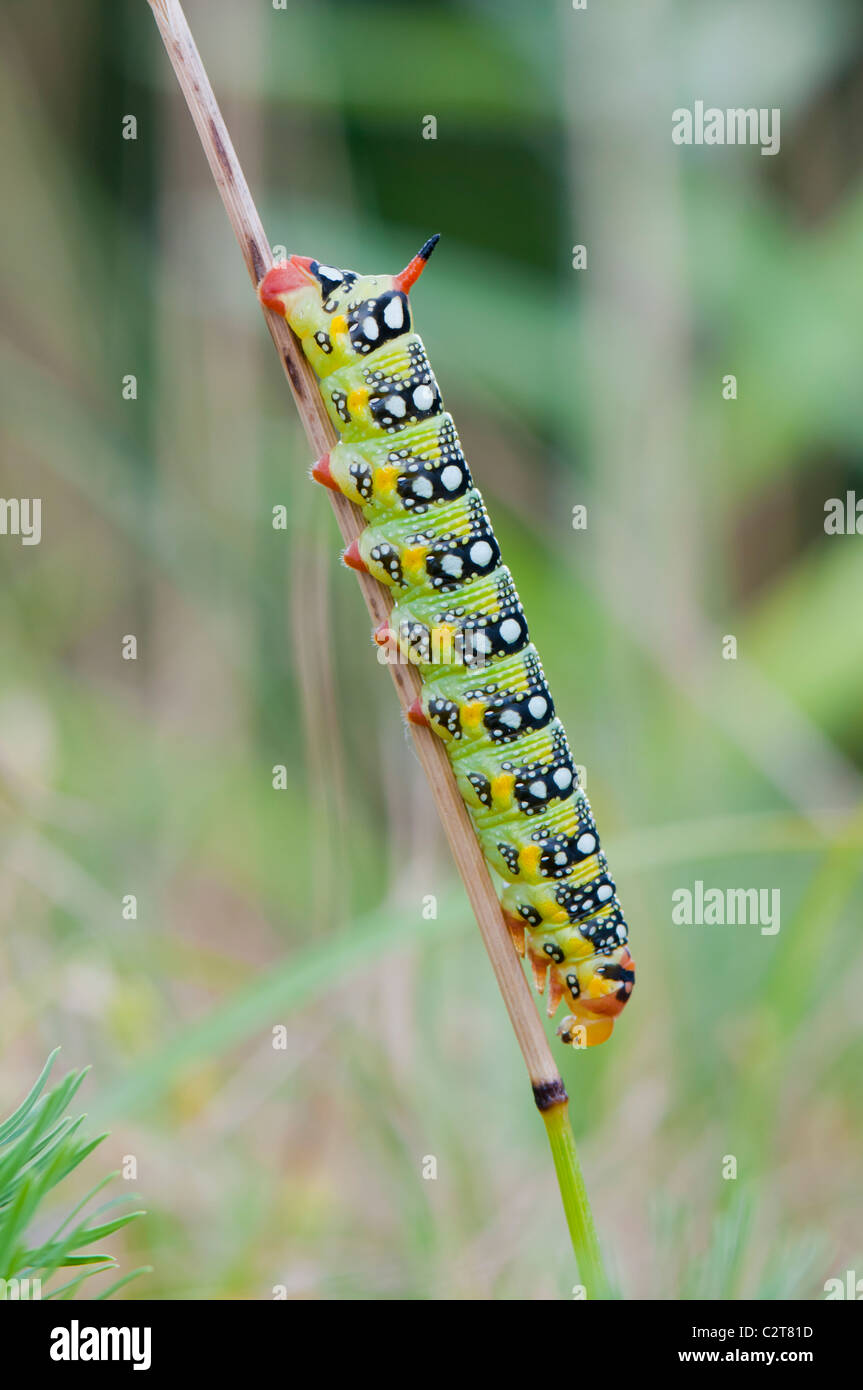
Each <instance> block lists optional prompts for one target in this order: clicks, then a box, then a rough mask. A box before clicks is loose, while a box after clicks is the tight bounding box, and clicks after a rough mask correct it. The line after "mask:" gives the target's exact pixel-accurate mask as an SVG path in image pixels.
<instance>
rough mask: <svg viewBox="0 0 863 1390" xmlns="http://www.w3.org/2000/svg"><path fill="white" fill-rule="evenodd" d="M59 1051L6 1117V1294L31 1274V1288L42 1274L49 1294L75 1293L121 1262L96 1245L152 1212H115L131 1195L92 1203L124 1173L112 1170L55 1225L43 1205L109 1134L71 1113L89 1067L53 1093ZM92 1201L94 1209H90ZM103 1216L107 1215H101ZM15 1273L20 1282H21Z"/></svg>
mask: <svg viewBox="0 0 863 1390" xmlns="http://www.w3.org/2000/svg"><path fill="white" fill-rule="evenodd" d="M59 1050H60V1049H59V1048H55V1049H54V1051H53V1052H52V1053H51V1055H50V1057H49V1058H48V1060H47V1062H46V1063H45V1066H44V1067H43V1068H42V1072H41V1074H40V1076H39V1078H38V1080H37V1081H36V1083H35V1085H34V1086H33V1088H32V1090H31V1091H30V1093H29V1094H28V1095H27V1096H26V1097H25V1099H24V1100H23V1101H22V1102H21V1104H20V1105H19V1106H18V1108H17V1110H15V1111H14V1112H13V1113H12V1114H11V1115H10V1116H9V1117H8V1119H6V1120H5V1121H4V1122H3V1123H2V1124H0V1297H2V1298H4V1299H5V1298H9V1297H19V1296H20V1285H21V1281H22V1280H27V1281H29V1286H28V1288H29V1289H30V1290H32V1289H33V1287H34V1281H37V1280H38V1281H39V1283H38V1286H37V1287H39V1288H40V1290H41V1293H40V1295H39V1296H41V1297H42V1298H63V1299H66V1298H72V1297H74V1295H75V1293H77V1291H78V1290H79V1289H80V1288H81V1287H82V1285H83V1284H84V1282H85V1281H86V1280H87V1279H89V1278H91V1277H92V1276H93V1275H94V1274H101V1273H103V1272H105V1271H106V1270H111V1269H116V1268H117V1261H116V1260H115V1259H114V1257H113V1256H112V1255H106V1254H95V1253H89V1247H90V1246H92V1245H94V1244H95V1243H96V1242H97V1241H102V1240H104V1239H105V1238H106V1237H107V1236H110V1235H113V1234H114V1232H115V1231H119V1230H122V1229H123V1227H124V1226H128V1225H129V1223H130V1222H131V1221H134V1220H135V1219H136V1217H138V1216H143V1214H144V1213H143V1212H142V1211H131V1212H129V1211H127V1212H125V1213H123V1214H122V1215H116V1216H111V1217H107V1213H108V1211H109V1210H112V1209H113V1208H116V1207H117V1206H119V1205H120V1204H121V1203H126V1202H130V1201H133V1200H134V1198H133V1197H131V1196H123V1197H119V1198H114V1199H113V1200H111V1201H108V1202H103V1203H102V1204H101V1205H100V1206H97V1207H95V1208H90V1203H91V1201H92V1199H93V1198H94V1197H95V1196H96V1194H97V1193H98V1192H101V1191H102V1189H103V1188H104V1187H106V1186H107V1184H108V1183H109V1182H110V1181H111V1179H112V1178H114V1177H116V1176H117V1174H116V1173H109V1174H108V1175H107V1176H106V1177H104V1178H102V1179H101V1180H100V1181H99V1182H97V1183H96V1184H95V1185H94V1186H93V1187H91V1188H90V1190H89V1191H88V1192H87V1194H86V1195H85V1196H84V1197H83V1198H81V1200H80V1201H79V1202H77V1203H76V1205H75V1206H73V1207H72V1209H71V1211H69V1213H68V1215H67V1216H66V1217H65V1219H64V1220H63V1221H61V1222H60V1224H59V1225H58V1226H56V1227H55V1228H54V1229H51V1228H50V1226H49V1225H48V1218H47V1217H45V1216H43V1215H42V1208H43V1205H44V1204H45V1202H46V1199H47V1198H48V1197H49V1195H50V1194H51V1193H52V1191H53V1189H54V1188H56V1187H57V1186H59V1184H60V1183H62V1182H63V1180H64V1179H65V1178H67V1177H68V1176H69V1174H70V1173H72V1172H73V1171H74V1170H75V1169H76V1168H77V1167H78V1166H79V1165H80V1164H81V1163H83V1161H84V1160H85V1159H86V1158H87V1157H88V1156H89V1155H90V1154H91V1153H93V1151H94V1149H96V1148H98V1146H99V1144H101V1143H102V1140H103V1139H105V1138H106V1137H107V1135H105V1134H99V1135H97V1136H96V1138H94V1139H88V1138H86V1137H84V1136H83V1135H82V1133H81V1128H82V1125H83V1122H84V1119H85V1117H84V1116H83V1115H79V1116H78V1117H77V1118H73V1117H72V1116H70V1115H68V1114H67V1113H66V1112H67V1110H68V1107H69V1106H70V1104H71V1102H72V1100H73V1099H74V1096H75V1094H76V1092H77V1091H78V1088H79V1087H80V1085H81V1083H82V1081H83V1080H84V1077H85V1076H86V1075H87V1070H88V1068H84V1070H83V1071H78V1072H75V1071H71V1072H69V1074H68V1075H67V1076H65V1077H64V1078H63V1080H62V1081H60V1082H58V1083H57V1085H56V1086H54V1087H53V1088H52V1089H51V1090H49V1091H47V1092H46V1090H45V1086H46V1083H47V1080H48V1075H49V1073H50V1071H51V1067H52V1066H53V1063H54V1059H55V1057H56V1056H57V1053H58V1052H59ZM85 1208H90V1209H89V1211H88V1212H87V1214H86V1215H83V1214H82V1213H83V1212H84V1209H85ZM100 1217H101V1218H103V1219H101V1220H100V1219H98V1218H100ZM76 1218H79V1219H76ZM91 1223H92V1224H91ZM84 1252H88V1253H84ZM66 1269H80V1270H81V1272H80V1273H78V1274H76V1276H75V1277H74V1278H73V1279H71V1280H67V1281H66V1282H65V1283H60V1284H55V1285H53V1286H52V1287H50V1288H49V1287H48V1285H49V1282H50V1280H51V1279H53V1278H54V1277H55V1276H56V1275H57V1274H58V1273H59V1272H60V1271H61V1270H66ZM144 1272H145V1271H144V1270H143V1269H138V1270H134V1271H133V1272H132V1274H128V1275H125V1276H123V1277H122V1278H121V1279H119V1280H117V1282H116V1283H114V1284H112V1285H111V1286H110V1287H109V1288H108V1289H106V1290H104V1291H103V1292H102V1293H101V1294H99V1295H98V1297H100V1298H106V1297H109V1296H110V1295H111V1293H113V1292H114V1291H115V1290H116V1289H118V1288H120V1287H121V1285H123V1284H125V1283H128V1282H129V1280H130V1279H132V1278H134V1277H135V1276H136V1275H138V1274H141V1273H144ZM12 1280H16V1281H18V1282H17V1283H16V1284H15V1285H14V1286H13V1285H11V1284H10V1281H12Z"/></svg>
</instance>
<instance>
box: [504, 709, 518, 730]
mask: <svg viewBox="0 0 863 1390" xmlns="http://www.w3.org/2000/svg"><path fill="white" fill-rule="evenodd" d="M500 722H501V724H505V725H506V727H507V728H508V729H517V728H518V727H519V725H520V724H521V715H520V714H519V713H518V711H517V710H514V709H505V710H504V712H503V714H502V715H501V716H500Z"/></svg>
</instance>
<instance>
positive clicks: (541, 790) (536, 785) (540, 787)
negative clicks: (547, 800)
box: [528, 782, 545, 797]
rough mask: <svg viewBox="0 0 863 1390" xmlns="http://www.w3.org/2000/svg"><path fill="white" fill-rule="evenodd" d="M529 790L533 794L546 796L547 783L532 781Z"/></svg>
mask: <svg viewBox="0 0 863 1390" xmlns="http://www.w3.org/2000/svg"><path fill="white" fill-rule="evenodd" d="M528 791H529V792H530V794H531V796H536V797H541V796H545V783H544V782H531V784H530V786H529V787H528Z"/></svg>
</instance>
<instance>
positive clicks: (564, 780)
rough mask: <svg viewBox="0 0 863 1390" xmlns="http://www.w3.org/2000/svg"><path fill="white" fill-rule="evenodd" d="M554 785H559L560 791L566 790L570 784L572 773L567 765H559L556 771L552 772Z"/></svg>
mask: <svg viewBox="0 0 863 1390" xmlns="http://www.w3.org/2000/svg"><path fill="white" fill-rule="evenodd" d="M554 785H555V786H556V787H559V788H560V790H561V791H562V792H563V791H566V789H567V787H569V786H571V785H572V773H571V772H570V770H569V768H568V767H559V768H558V769H557V772H556V773H555V774H554Z"/></svg>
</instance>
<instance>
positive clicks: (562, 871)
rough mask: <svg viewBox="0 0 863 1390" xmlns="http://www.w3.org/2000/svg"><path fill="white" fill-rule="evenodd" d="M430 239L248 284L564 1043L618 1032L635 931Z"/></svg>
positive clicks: (273, 273)
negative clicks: (512, 533) (320, 441)
mask: <svg viewBox="0 0 863 1390" xmlns="http://www.w3.org/2000/svg"><path fill="white" fill-rule="evenodd" d="M437 240H438V238H437V237H436V236H435V237H432V238H431V239H430V240H429V241H427V242H426V244H425V245H424V246H423V248H422V250H421V251H420V252H419V254H418V255H417V256H415V257H414V258H413V260H412V261H411V262H410V264H409V265H408V266H407V267H406V269H405V270H403V271H402V272H401V273H400V274H398V275H357V274H355V273H354V272H353V271H349V270H337V269H334V268H333V267H332V266H328V265H323V264H321V263H320V262H319V261H315V260H310V259H308V258H307V257H305V256H291V257H290V258H289V259H288V260H287V261H283V262H281V263H280V264H278V265H276V266H274V267H273V268H272V270H270V271H269V272H268V274H267V275H266V276H265V277H264V279H263V281H262V282H261V285H260V287H259V294H260V297H261V300H262V302H263V303H264V304H265V305H267V307H268V308H270V309H274V310H276V311H277V312H278V313H279V314H283V315H284V316H285V318H286V319H287V321H288V323H289V324H290V326H291V328H292V329H293V331H294V332H295V333H296V334H297V336H298V337H299V339H300V341H301V343H302V346H303V350H304V352H305V354H306V356H307V357H308V359H309V361H310V362H311V364H312V367H313V368H314V370H315V373H316V375H317V377H318V378H319V384H320V390H321V395H322V398H323V401H324V404H325V405H326V409H327V412H328V414H329V417H330V419H331V420H332V422H333V425H334V427H335V429H336V432H337V434H338V435H339V442H338V444H337V445H335V447H334V448H333V449H332V451H331V452H330V453H329V454H327V455H325V456H324V457H323V458H322V459H320V460H319V461H318V462H317V463H316V464H315V466H314V468H313V469H312V476H313V477H314V478H315V479H317V481H318V482H320V483H323V484H325V485H326V486H327V487H331V488H334V489H336V490H337V491H339V492H341V493H343V494H344V496H345V497H347V498H349V499H350V500H351V501H352V502H354V503H356V505H357V506H358V507H360V508H361V510H362V513H363V516H364V517H365V519H366V522H367V523H368V524H367V526H366V529H365V530H364V531H363V533H362V535H361V536H360V538H359V540H358V541H354V542H353V543H352V544H351V545H350V546H349V547H348V549H347V550H346V551H345V554H344V560H345V563H346V564H348V565H350V566H352V567H353V568H356V569H361V570H366V571H368V572H369V573H371V574H372V575H374V576H375V577H376V578H377V579H379V580H380V582H381V583H382V584H386V585H388V586H389V587H390V588H392V589H393V590H394V591H395V607H394V609H393V612H392V615H391V619H390V624H389V628H388V629H387V630H385V631H381V632H379V633H378V634H376V638H377V640H379V641H380V642H382V643H383V642H390V641H392V642H394V643H395V644H396V646H397V649H398V650H399V651H400V653H401V654H402V656H403V657H404V658H405V659H408V660H410V661H412V662H414V663H416V665H417V667H418V669H419V673H420V676H421V678H422V695H421V697H420V698H419V699H418V700H417V702H416V704H415V705H414V706H413V708H412V709H411V711H410V716H409V717H410V718H411V719H413V720H414V721H415V722H417V723H424V724H427V725H429V726H430V727H431V729H432V730H433V731H434V732H435V733H436V734H437V735H438V736H439V737H440V738H442V739H443V740H444V741H445V743H446V747H447V752H448V755H449V758H450V762H451V764H452V767H453V770H454V772H455V776H456V779H457V781H458V785H459V789H460V791H461V794H462V797H463V799H464V801H465V803H466V805H467V807H468V809H469V811H470V814H471V818H472V820H473V823H474V826H475V828H476V833H477V836H478V838H479V841H480V845H481V847H482V851H483V854H484V856H485V859H486V862H487V863H488V865H489V866H490V868H491V869H493V870H494V872H495V874H496V875H497V876H498V878H499V879H502V880H504V882H505V885H506V886H505V887H504V888H503V890H502V892H501V903H502V905H503V909H504V915H505V917H506V921H507V924H508V926H509V928H510V931H511V933H512V936H513V940H514V942H515V945H516V949H517V950H518V951H519V953H520V954H522V955H523V954H524V950H525V934H527V948H528V953H529V957H530V960H531V964H532V966H533V973H534V979H535V982H536V986H537V988H538V990H539V991H540V992H542V991H543V990H544V989H545V986H546V982H548V1013H549V1015H552V1014H554V1013H555V1012H556V1011H557V1008H558V1006H559V1004H560V1002H561V1000H562V999H564V998H565V999H566V1001H567V1004H568V1006H569V1009H570V1012H569V1014H568V1016H567V1017H566V1018H565V1019H564V1021H563V1023H562V1024H561V1025H560V1027H559V1029H558V1032H559V1034H560V1036H561V1037H562V1038H563V1040H564V1042H569V1043H572V1044H574V1045H576V1046H592V1045H593V1044H595V1043H600V1042H603V1041H604V1040H605V1039H606V1038H607V1037H608V1036H609V1034H610V1033H611V1030H612V1028H613V1026H614V1019H615V1017H616V1016H617V1015H618V1014H619V1013H620V1011H621V1009H622V1008H623V1006H624V1004H625V1003H626V1001H627V999H628V998H629V995H630V993H631V992H632V987H633V982H634V967H633V962H632V957H631V956H630V954H629V951H628V949H627V944H626V943H627V940H628V931H627V926H626V923H625V921H624V919H623V914H622V912H621V909H620V904H619V902H618V900H617V896H616V891H615V886H614V882H613V881H612V879H611V877H610V875H609V873H608V866H607V863H606V859H605V855H604V854H603V852H602V849H601V847H600V843H599V836H598V834H597V830H596V825H595V824H594V820H593V816H592V814H591V810H590V805H589V803H588V800H587V797H586V795H585V794H584V791H583V789H582V788H581V787H580V786H579V782H578V776H577V772H576V768H575V765H574V763H573V759H572V754H571V752H570V750H569V744H568V743H567V739H566V734H565V733H564V730H563V726H562V725H561V723H560V721H559V720H558V719H557V717H556V715H555V711H554V703H553V701H552V698H551V694H550V692H549V689H548V686H547V684H546V680H545V676H544V674H543V670H542V666H541V664H540V660H539V656H538V654H537V651H536V649H535V647H534V646H533V645H532V643H531V641H530V637H529V634H528V628H527V623H526V621H525V616H524V611H523V609H522V606H521V603H520V601H519V597H518V594H517V592H516V589H515V585H514V583H513V580H512V576H511V575H510V572H509V570H508V569H507V568H506V566H505V565H504V564H503V563H502V560H501V554H500V547H499V545H498V543H497V540H496V538H495V535H494V531H493V530H492V527H491V523H490V521H489V518H488V514H487V512H486V509H485V506H484V504H483V500H482V497H481V496H480V493H479V491H478V490H477V488H476V487H475V486H474V483H473V480H472V478H471V475H470V471H469V469H468V466H467V463H466V462H465V459H464V455H463V453H462V450H461V446H460V444H459V439H458V435H457V434H456V430H455V425H454V424H453V420H452V417H451V416H450V415H448V414H447V413H446V411H445V410H444V407H443V402H442V400H441V395H440V391H439V389H438V385H437V382H436V381H435V378H434V374H433V372H432V370H431V367H430V365H429V361H428V357H427V356H426V351H425V348H424V346H423V343H422V340H421V339H420V338H419V337H418V336H417V334H416V333H414V332H413V331H412V324H411V311H410V304H409V301H408V294H409V292H410V290H411V288H412V286H413V285H414V283H415V281H416V280H417V279H418V278H419V276H420V274H421V272H422V270H423V268H424V266H425V263H426V261H427V260H428V258H429V256H430V255H431V253H432V251H433V250H434V247H435V245H436V243H437Z"/></svg>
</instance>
